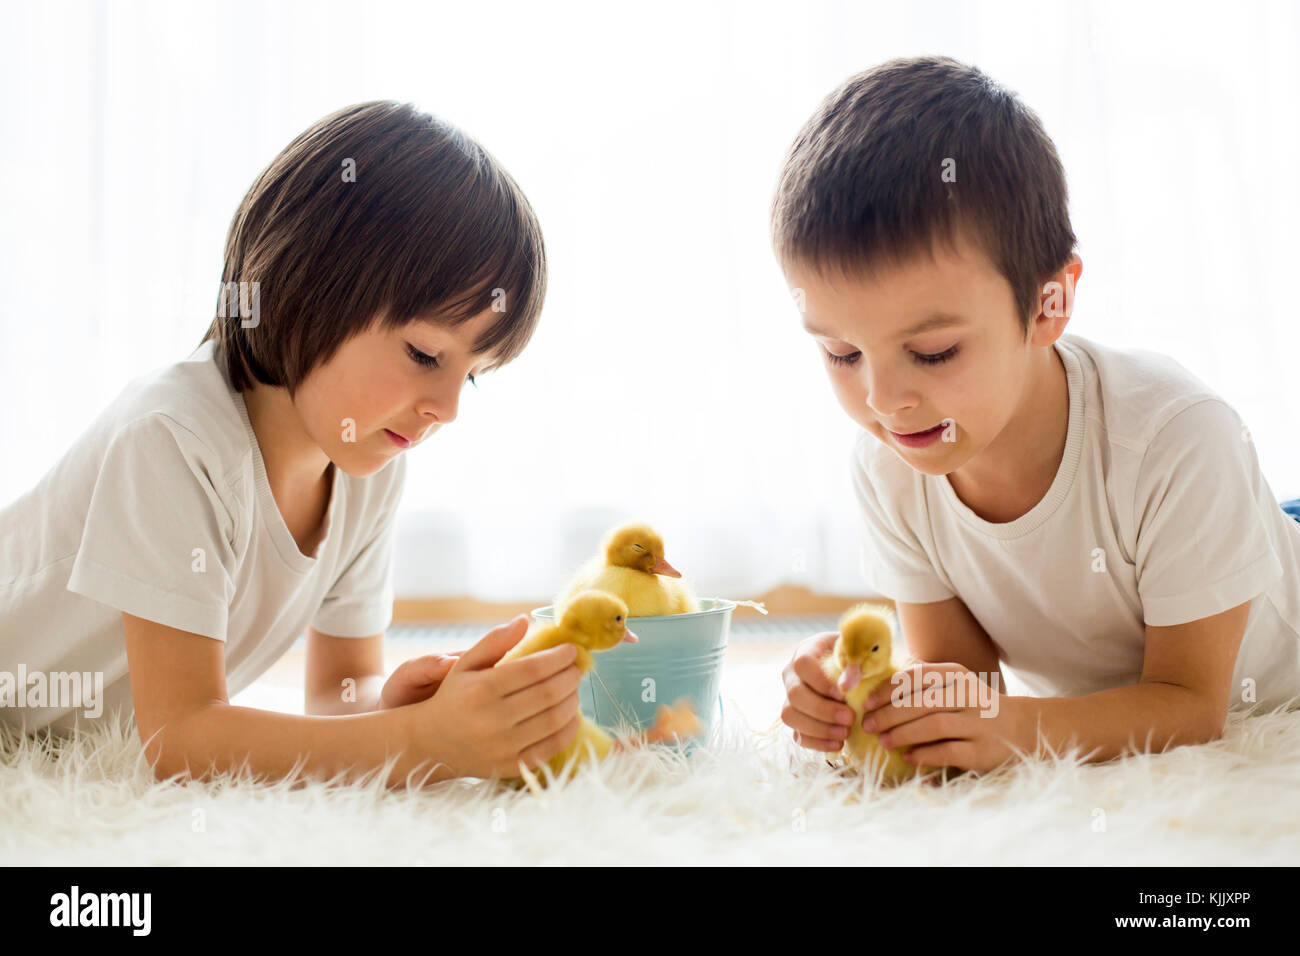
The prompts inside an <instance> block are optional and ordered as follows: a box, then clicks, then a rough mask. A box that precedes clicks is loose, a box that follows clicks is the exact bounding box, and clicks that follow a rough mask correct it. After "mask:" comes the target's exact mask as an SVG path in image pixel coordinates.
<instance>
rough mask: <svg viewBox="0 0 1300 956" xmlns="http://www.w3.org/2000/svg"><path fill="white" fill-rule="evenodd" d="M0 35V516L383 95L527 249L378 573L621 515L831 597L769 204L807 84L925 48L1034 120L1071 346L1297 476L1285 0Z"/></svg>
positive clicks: (177, 348)
mask: <svg viewBox="0 0 1300 956" xmlns="http://www.w3.org/2000/svg"><path fill="white" fill-rule="evenodd" d="M0 34H3V35H4V37H5V38H6V44H5V46H6V54H7V55H6V57H5V58H4V59H3V60H2V61H0V71H3V77H4V79H3V91H2V96H3V104H2V109H0V143H2V144H3V148H2V149H0V221H3V224H4V228H3V233H2V235H0V278H2V280H3V290H4V294H3V297H0V402H2V403H3V414H2V415H0V447H3V448H4V450H5V455H4V460H5V467H4V468H3V469H2V470H0V502H7V501H11V500H12V499H13V498H14V497H16V496H17V495H18V494H20V493H21V492H23V491H24V490H26V489H27V488H29V487H30V486H31V485H32V484H34V483H35V482H36V481H37V480H38V479H39V478H40V477H41V475H42V474H44V473H45V471H46V470H47V469H49V468H50V467H51V466H52V465H53V464H54V462H56V461H57V460H58V458H59V457H60V456H61V455H62V454H63V453H64V452H65V451H66V450H67V449H68V447H69V445H70V444H71V443H72V442H73V441H75V439H76V436H77V435H79V434H80V433H81V432H82V431H83V430H84V428H85V427H86V426H87V424H88V423H89V422H90V420H91V419H92V418H93V417H94V416H95V414H96V413H97V412H98V410H99V409H101V408H102V407H103V406H104V405H106V404H107V403H109V402H111V401H112V400H113V398H114V397H115V396H116V395H117V394H118V393H119V392H120V391H121V389H122V388H123V386H124V385H125V384H126V383H127V381H128V380H129V379H131V378H132V377H134V376H136V375H139V374H141V373H144V372H146V371H149V370H151V369H153V368H156V367H158V366H161V365H164V364H168V363H171V362H174V361H177V360H178V359H180V358H183V357H184V356H185V355H187V354H189V352H190V351H191V350H192V349H193V348H194V347H195V345H196V344H197V342H198V340H199V338H200V337H201V335H202V333H203V331H204V329H205V328H206V326H207V324H208V321H209V317H210V316H211V315H212V312H213V309H214V303H215V297H216V287H217V280H218V277H219V275H220V268H221V251H222V246H223V243H224V238H225V234H226V230H227V227H228V225H229V221H230V217H231V215H232V214H233V212H234V210H235V208H236V206H237V204H238V202H239V200H240V198H241V197H242V195H243V194H244V192H245V190H246V189H247V188H248V186H249V184H250V183H251V182H252V180H253V178H254V177H255V176H256V174H257V173H258V172H259V171H260V170H261V169H262V168H263V167H264V166H265V165H266V164H267V163H268V162H269V161H270V160H271V159H272V158H273V157H274V156H275V155H276V153H278V152H279V151H280V149H282V148H283V147H284V146H285V145H286V144H287V143H288V142H289V140H290V139H292V138H293V136H295V135H296V134H297V133H298V132H300V131H301V130H302V129H304V128H306V127H307V126H309V125H310V124H311V123H313V122H314V121H315V120H317V119H318V118H320V117H321V116H323V115H325V114H326V113H329V112H331V111H333V110H335V109H337V108H339V107H341V106H344V105H346V104H349V103H353V102H358V101H361V100H368V99H378V98H393V99H400V100H412V101H414V102H415V103H417V104H418V105H419V106H421V107H422V108H424V109H427V110H429V111H431V112H434V113H437V114H439V115H442V116H445V117H446V118H448V119H450V120H451V121H453V122H454V123H456V124H458V125H459V126H461V127H462V128H463V129H465V130H466V131H467V132H468V133H470V134H471V135H473V136H475V137H476V138H478V139H479V140H480V141H481V142H482V143H484V145H485V146H487V148H488V149H489V150H491V151H492V152H493V153H494V154H495V155H496V156H497V157H498V158H499V159H500V160H501V161H502V162H503V163H504V164H505V165H506V167H507V168H508V169H509V170H510V171H511V172H512V173H513V174H514V176H515V177H516V179H517V180H518V181H519V183H520V184H521V185H522V187H523V188H524V190H525V192H526V193H527V194H528V196H529V197H530V199H531V201H532V202H533V204H534V206H535V208H536V210H537V212H538V214H539V216H540V218H541V221H542V225H543V229H544V231H545V236H546V241H547V247H548V252H549V256H550V265H551V272H550V294H549V296H548V300H547V305H546V310H545V313H544V316H543V320H542V324H541V327H540V329H539V331H538V333H537V335H536V337H535V338H534V340H533V343H532V344H531V345H530V347H529V349H528V350H527V352H526V353H525V354H524V356H523V357H522V359H520V360H519V361H518V362H516V363H515V364H514V365H513V366H511V367H508V368H507V369H505V370H503V371H501V372H498V373H494V374H491V375H488V376H487V377H486V378H484V379H483V380H482V381H481V382H480V385H481V388H480V389H479V390H478V391H477V392H476V391H474V390H473V389H470V390H467V393H466V396H465V399H464V400H463V402H462V404H461V413H460V418H459V419H458V421H457V422H455V423H454V424H453V425H452V426H451V427H449V428H448V429H446V430H444V431H443V432H441V433H439V435H438V436H437V437H436V439H435V440H434V441H432V442H430V443H428V444H427V445H425V446H422V447H421V448H420V449H418V450H417V451H416V452H415V453H414V454H412V456H411V459H410V462H409V464H410V466H411V467H410V470H409V480H408V486H407V489H406V495H405V500H404V502H403V510H402V515H401V535H400V537H399V540H398V550H397V555H396V578H397V584H398V591H399V594H401V595H403V596H409V597H415V596H443V595H453V594H471V595H473V596H475V597H479V598H482V599H485V600H520V599H525V598H533V597H544V596H546V595H548V594H549V593H551V591H552V590H553V589H554V588H555V587H556V586H557V585H558V584H559V583H560V582H561V580H562V579H563V577H564V576H565V575H566V573H567V571H568V570H569V569H570V568H571V567H572V566H573V565H574V564H575V563H576V562H577V561H579V560H581V559H582V558H584V557H586V556H587V554H589V553H591V552H592V551H593V550H594V547H595V542H596V540H597V538H598V536H599V534H600V532H602V531H603V530H605V529H606V528H607V527H609V526H610V525H611V524H613V523H614V522H616V521H618V520H620V519H622V518H625V517H632V516H639V517H642V518H644V519H646V520H649V521H651V522H652V523H653V524H655V525H657V526H658V527H659V528H660V530H661V531H662V532H663V533H664V535H665V538H666V540H667V543H668V554H669V559H670V560H671V561H673V563H674V564H676V565H677V566H678V567H679V568H682V569H683V570H684V571H685V572H686V573H687V574H688V575H689V576H691V577H692V578H693V579H694V580H695V581H696V582H697V584H698V587H699V589H700V591H701V593H703V594H707V595H715V594H716V595H721V596H728V597H738V596H745V595H748V594H753V593H757V592H761V591H763V590H765V589H767V588H770V587H773V586H775V585H778V584H781V583H794V584H803V585H806V586H810V587H812V588H814V589H816V590H821V591H826V592H833V593H846V594H853V593H861V592H862V590H863V585H862V583H861V580H860V577H859V574H858V566H857V554H858V543H857V527H858V524H857V522H858V519H857V515H856V513H855V511H854V505H853V500H852V494H851V490H850V485H849V480H848V473H847V461H848V452H849V448H850V446H851V443H852V441H853V438H854V436H855V434H856V431H857V429H856V426H855V425H854V424H853V423H852V422H851V421H849V419H848V418H847V417H846V416H845V415H844V414H843V412H842V411H841V410H840V408H839V406H838V404H837V403H836V402H835V400H834V397H833V395H832V393H831V390H830V387H829V384H828V383H827V381H826V379H825V375H824V373H823V371H822V367H821V364H820V362H819V360H818V359H817V357H816V353H815V348H816V347H815V345H814V343H813V341H812V340H811V339H810V338H808V337H807V336H806V335H805V334H804V333H803V332H801V330H800V323H799V317H798V314H797V312H796V311H795V309H794V307H793V304H792V303H791V301H790V299H789V298H788V296H787V294H786V291H785V286H784V282H783V280H782V277H781V275H780V273H779V271H778V270H777V267H776V265H775V262H774V260H773V258H772V254H771V252H770V249H769V245H768V232H767V210H768V203H769V201H770V197H771V191H772V187H773V185H774V182H775V178H776V174H777V170H778V168H779V165H780V162H781V159H782V156H783V153H784V151H785V149H786V147H787V145H788V144H789V142H790V140H791V139H792V137H793V135H794V133H795V131H796V130H797V129H798V127H799V125H800V124H801V123H802V122H803V121H804V120H805V119H806V117H807V116H808V115H809V113H810V112H811V111H812V110H813V108H814V107H815V106H816V105H817V103H818V102H819V101H820V99H821V98H822V97H823V96H824V95H825V94H826V93H827V92H829V91H830V90H831V89H832V88H834V87H835V86H836V85H837V84H838V83H839V82H841V81H842V80H843V79H844V78H845V77H846V76H848V75H849V74H851V73H854V72H856V71H859V70H862V69H865V68H867V67H869V66H871V65H873V64H875V63H877V62H880V61H882V60H884V59H888V58H890V57H893V56H900V55H916V54H921V53H944V54H947V55H950V56H954V57H956V58H958V59H961V60H964V61H966V62H971V63H974V64H975V65H977V66H979V67H980V68H981V69H983V70H984V71H985V72H987V73H989V74H990V75H991V76H992V77H993V78H994V79H996V80H998V81H999V82H1001V83H1003V84H1004V85H1006V86H1008V87H1010V88H1011V89H1012V90H1014V91H1016V92H1017V93H1018V94H1019V95H1020V96H1021V97H1022V98H1023V99H1024V101H1025V102H1026V103H1027V104H1028V105H1029V106H1030V107H1032V108H1033V109H1034V110H1035V111H1036V112H1037V113H1038V114H1039V115H1040V116H1041V117H1042V119H1043V122H1044V124H1045V126H1046V128H1047V131H1048V133H1049V134H1050V135H1051V136H1052V137H1053V138H1054V140H1055V142H1056V144H1057V147H1058V149H1059V151H1060V154H1061V157H1062V160H1063V162H1064V164H1065V167H1066V171H1067V176H1068V180H1069V186H1070V194H1071V210H1072V216H1073V224H1074V228H1075V232H1076V233H1077V234H1078V236H1079V237H1080V240H1081V245H1080V254H1081V255H1082V257H1083V260H1084V274H1083V279H1082V282H1081V283H1080V285H1079V289H1078V295H1077V299H1076V313H1075V316H1074V318H1073V320H1072V322H1071V324H1070V327H1069V331H1071V332H1075V333H1078V334H1081V335H1084V336H1087V337H1090V338H1094V339H1097V340H1099V341H1102V342H1106V343H1109V344H1112V345H1116V346H1119V347H1133V348H1151V349H1155V350H1157V351H1162V352H1166V353H1168V354H1170V355H1172V356H1174V357H1175V358H1176V359H1178V361H1180V362H1181V363H1182V364H1184V365H1185V366H1186V367H1187V368H1188V369H1190V370H1191V371H1193V372H1194V373H1195V374H1197V375H1198V376H1200V377H1201V378H1203V379H1204V380H1205V381H1206V382H1207V383H1209V384H1210V385H1211V386H1212V387H1213V388H1215V389H1216V390H1217V391H1218V392H1219V393H1220V394H1222V395H1223V396H1224V397H1225V398H1226V399H1227V400H1228V401H1229V402H1230V403H1232V404H1233V405H1234V406H1235V407H1236V408H1237V410H1238V411H1239V412H1240V413H1241V415H1242V416H1243V418H1244V419H1245V421H1246V422H1247V424H1248V425H1249V426H1250V428H1251V431H1252V434H1253V436H1254V439H1255V442H1256V446H1257V449H1258V452H1259V456H1260V459H1261V462H1262V464H1263V468H1264V472H1265V475H1266V477H1267V478H1268V480H1269V482H1270V484H1271V485H1272V488H1273V490H1274V492H1275V493H1276V495H1277V496H1278V497H1291V496H1297V495H1300V447H1297V442H1296V441H1295V435H1296V430H1295V428H1294V422H1295V421H1296V420H1297V414H1296V413H1297V407H1296V406H1297V400H1298V398H1300V386H1297V385H1296V383H1295V374H1294V373H1293V371H1292V370H1291V369H1290V367H1289V366H1290V363H1291V358H1292V355H1291V351H1292V350H1291V348H1290V347H1289V341H1288V339H1287V338H1286V336H1287V334H1288V333H1289V332H1290V331H1291V330H1292V329H1293V328H1294V325H1295V321H1296V318H1295V305H1294V302H1295V298H1294V295H1293V294H1292V291H1291V288H1290V287H1291V285H1292V283H1293V282H1294V281H1295V280H1294V276H1295V274H1296V272H1295V267H1294V261H1295V259H1296V257H1297V254H1298V253H1300V241H1298V240H1297V238H1296V232H1295V227H1294V223H1296V222H1297V221H1300V200H1298V199H1297V190H1296V189H1295V184H1294V181H1295V176H1296V170H1295V159H1296V157H1297V156H1300V131H1298V130H1300V123H1298V121H1297V115H1298V111H1297V109H1296V106H1295V104H1296V98H1297V94H1298V93H1300V65H1298V64H1300V57H1297V48H1298V47H1300V14H1298V13H1297V8H1296V6H1295V5H1294V4H1293V3H1290V2H1277V3H1250V2H1241V3H1235V4H1216V5H1214V6H1213V7H1197V6H1195V5H1189V4H1187V3H1170V4H1134V3H1129V2H1120V3H1095V4H1083V3H1070V4H1044V3H1041V2H1027V3H962V2H953V3H905V4H904V3H887V4H881V3H847V2H846V3H826V2H823V3H815V2H814V3H800V4H797V5H796V4H780V5H776V4H759V3H749V2H744V3H741V2H737V3H704V2H699V0H696V2H690V3H656V4H653V5H648V6H644V7H641V8H639V9H627V8H623V7H616V6H614V5H608V4H590V5H562V4H556V3H545V4H536V3H527V4H491V3H475V4H412V5H409V6H407V5H399V4H383V3H366V4H354V3H335V4H331V3H315V2H314V3H266V4H253V3H228V2H222V3H191V4H180V3H113V4H108V3H32V4H12V3H6V4H4V5H3V6H2V7H0Z"/></svg>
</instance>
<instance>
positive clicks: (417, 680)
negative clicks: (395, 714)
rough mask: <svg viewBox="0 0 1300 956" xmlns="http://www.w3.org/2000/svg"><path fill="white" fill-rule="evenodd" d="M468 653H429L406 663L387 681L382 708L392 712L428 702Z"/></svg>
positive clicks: (380, 699) (382, 695) (381, 702)
mask: <svg viewBox="0 0 1300 956" xmlns="http://www.w3.org/2000/svg"><path fill="white" fill-rule="evenodd" d="M464 653H465V652H464V651H453V652H452V653H450V654H428V655H425V656H424V657H413V658H411V659H410V660H409V661H403V662H402V663H401V664H399V665H398V667H397V670H395V671H393V673H392V674H390V675H389V677H388V680H386V681H385V682H384V689H383V692H382V693H381V694H380V695H379V709H380V710H390V709H392V708H393V707H405V706H406V705H407V704H418V703H419V702H420V701H422V700H428V699H429V698H430V697H432V696H433V695H434V694H436V693H437V692H438V688H439V686H441V684H442V681H443V679H444V678H445V677H446V676H447V672H448V671H450V670H451V669H452V667H454V666H455V664H456V661H458V660H459V659H460V656H461V655H462V654H464Z"/></svg>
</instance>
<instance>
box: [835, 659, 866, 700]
mask: <svg viewBox="0 0 1300 956" xmlns="http://www.w3.org/2000/svg"><path fill="white" fill-rule="evenodd" d="M861 680H862V668H861V667H859V666H858V665H857V664H850V665H849V666H848V667H846V668H844V673H843V674H841V675H840V690H842V691H844V693H846V694H847V693H848V692H849V691H851V690H853V688H855V687H857V686H858V682H859V681H861Z"/></svg>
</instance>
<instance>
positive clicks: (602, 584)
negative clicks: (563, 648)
mask: <svg viewBox="0 0 1300 956" xmlns="http://www.w3.org/2000/svg"><path fill="white" fill-rule="evenodd" d="M603 552H604V554H603V557H602V556H597V557H595V558H592V559H591V560H590V561H588V562H587V563H586V564H584V565H583V566H582V568H581V569H579V570H578V572H577V573H576V574H575V575H574V577H573V579H572V580H571V581H570V582H569V584H568V585H567V586H566V587H565V588H564V590H563V591H561V592H560V595H559V597H557V598H556V599H555V607H556V609H557V611H562V610H563V608H564V606H565V605H566V604H567V603H568V602H569V601H571V600H573V596H574V595H576V594H577V593H578V592H579V591H585V590H588V589H595V590H597V591H605V592H607V593H609V594H613V595H615V596H616V597H618V598H620V599H622V601H623V602H624V603H625V604H626V605H627V612H628V614H629V615H630V616H631V617H658V616H660V615H665V614H690V613H693V612H695V611H698V610H699V609H700V604H699V601H697V600H696V599H695V595H694V594H693V593H692V592H691V589H690V587H689V586H688V585H687V584H686V582H685V581H684V580H681V577H682V576H681V573H680V572H678V570H677V569H676V568H674V567H673V566H672V565H671V564H669V563H668V561H667V560H666V559H665V557H664V539H663V538H662V537H660V536H659V534H658V533H657V532H656V531H655V530H654V529H653V528H651V527H650V526H649V525H647V524H627V525H622V526H620V527H618V528H615V529H614V530H613V531H611V532H610V533H609V534H608V535H606V536H605V541H604V546H603Z"/></svg>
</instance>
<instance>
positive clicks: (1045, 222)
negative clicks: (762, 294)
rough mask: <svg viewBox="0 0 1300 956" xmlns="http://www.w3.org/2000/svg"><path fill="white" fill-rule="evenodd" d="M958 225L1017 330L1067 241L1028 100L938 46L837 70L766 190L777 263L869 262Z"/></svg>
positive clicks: (1060, 200) (1049, 162)
mask: <svg viewBox="0 0 1300 956" xmlns="http://www.w3.org/2000/svg"><path fill="white" fill-rule="evenodd" d="M945 170H950V171H951V173H950V174H949V176H948V177H945V175H944V173H945ZM952 174H955V181H953V182H946V181H945V178H951V175H952ZM959 229H962V230H967V231H968V232H967V234H969V235H971V236H972V237H973V238H974V240H975V241H976V242H977V243H978V244H979V245H980V246H982V248H983V249H984V252H985V253H986V254H987V255H988V257H989V259H990V261H992V263H993V264H994V266H995V267H996V268H997V269H998V271H1000V272H1001V273H1002V275H1003V276H1004V277H1005V278H1006V280H1007V282H1008V283H1009V284H1010V286H1011V289H1012V292H1013V293H1014V295H1015V301H1016V307H1017V309H1018V310H1019V312H1020V323H1021V327H1022V329H1023V330H1024V333H1025V336H1026V337H1028V334H1029V329H1030V323H1031V321H1032V319H1033V318H1034V317H1035V316H1037V315H1038V312H1039V311H1040V298H1039V297H1040V295H1041V293H1042V288H1043V283H1044V282H1046V281H1047V280H1048V279H1049V278H1050V277H1051V276H1053V275H1055V274H1056V273H1057V272H1059V271H1060V270H1061V269H1062V268H1064V267H1065V265H1066V264H1068V262H1069V261H1070V257H1071V255H1072V254H1073V252H1074V248H1075V244H1076V239H1075V236H1074V232H1073V230H1072V229H1071V228H1070V214H1069V204H1068V196H1067V192H1066V185H1065V171H1064V170H1063V169H1062V168H1061V161H1060V159H1059V158H1058V157H1057V154H1056V147H1055V146H1053V145H1052V141H1051V139H1050V138H1048V136H1047V133H1046V132H1044V130H1043V126H1042V123H1041V122H1040V121H1039V119H1038V117H1037V115H1035V114H1034V112H1033V111H1032V110H1030V109H1029V108H1028V107H1026V106H1025V105H1023V104H1022V103H1021V102H1020V101H1019V100H1018V99H1017V98H1016V96H1015V95H1014V94H1013V93H1010V92H1008V91H1007V90H1005V89H1003V88H1002V87H1000V86H998V85H997V84H996V83H994V82H993V81H992V80H991V79H989V77H987V76H986V75H985V74H984V73H982V72H980V71H979V70H978V69H976V68H975V67H973V66H967V65H965V64H963V63H960V62H958V61H957V60H954V59H951V58H950V57H945V56H925V57H916V58H912V59H894V60H889V61H888V62H885V63H882V64H880V65H879V66H876V67H874V68H873V69H870V70H867V71H866V72H864V73H859V74H857V75H855V76H852V77H850V78H849V79H848V80H846V81H845V82H844V84H843V85H842V86H840V88H839V89H837V90H835V91H834V92H833V93H831V94H830V95H829V96H828V97H826V99H825V100H824V101H823V102H822V105H821V106H820V108H819V109H818V110H817V112H816V113H814V114H813V116H812V118H811V119H809V120H808V122H807V123H805V124H804V127H803V129H801V130H800V131H799V135H798V136H796V137H795V140H794V143H793V145H792V146H791V147H790V151H789V153H788V154H787V156H786V160H785V165H784V167H783V168H782V170H781V175H780V179H779V181H778V184H777V189H776V195H775V197H774V199H773V201H772V234H773V244H774V247H775V249H776V254H777V258H778V259H779V260H780V262H781V263H782V265H783V266H784V265H785V264H787V263H793V262H800V263H806V264H809V265H812V266H813V267H815V268H817V269H819V270H822V269H824V268H825V267H826V266H828V265H831V266H837V267H839V268H840V269H841V270H842V271H844V272H845V273H850V272H853V271H855V270H865V271H868V272H869V271H871V270H872V269H873V268H874V267H875V266H876V265H877V264H878V263H885V264H888V265H898V264H900V263H902V262H905V261H906V260H908V259H909V258H911V257H912V256H914V255H915V254H917V253H919V252H923V251H931V250H932V248H933V245H932V243H933V241H934V239H935V238H936V237H938V238H941V239H944V240H946V241H947V243H948V245H949V247H950V248H951V247H952V244H953V237H954V235H955V233H956V232H957V231H958V230H959Z"/></svg>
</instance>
